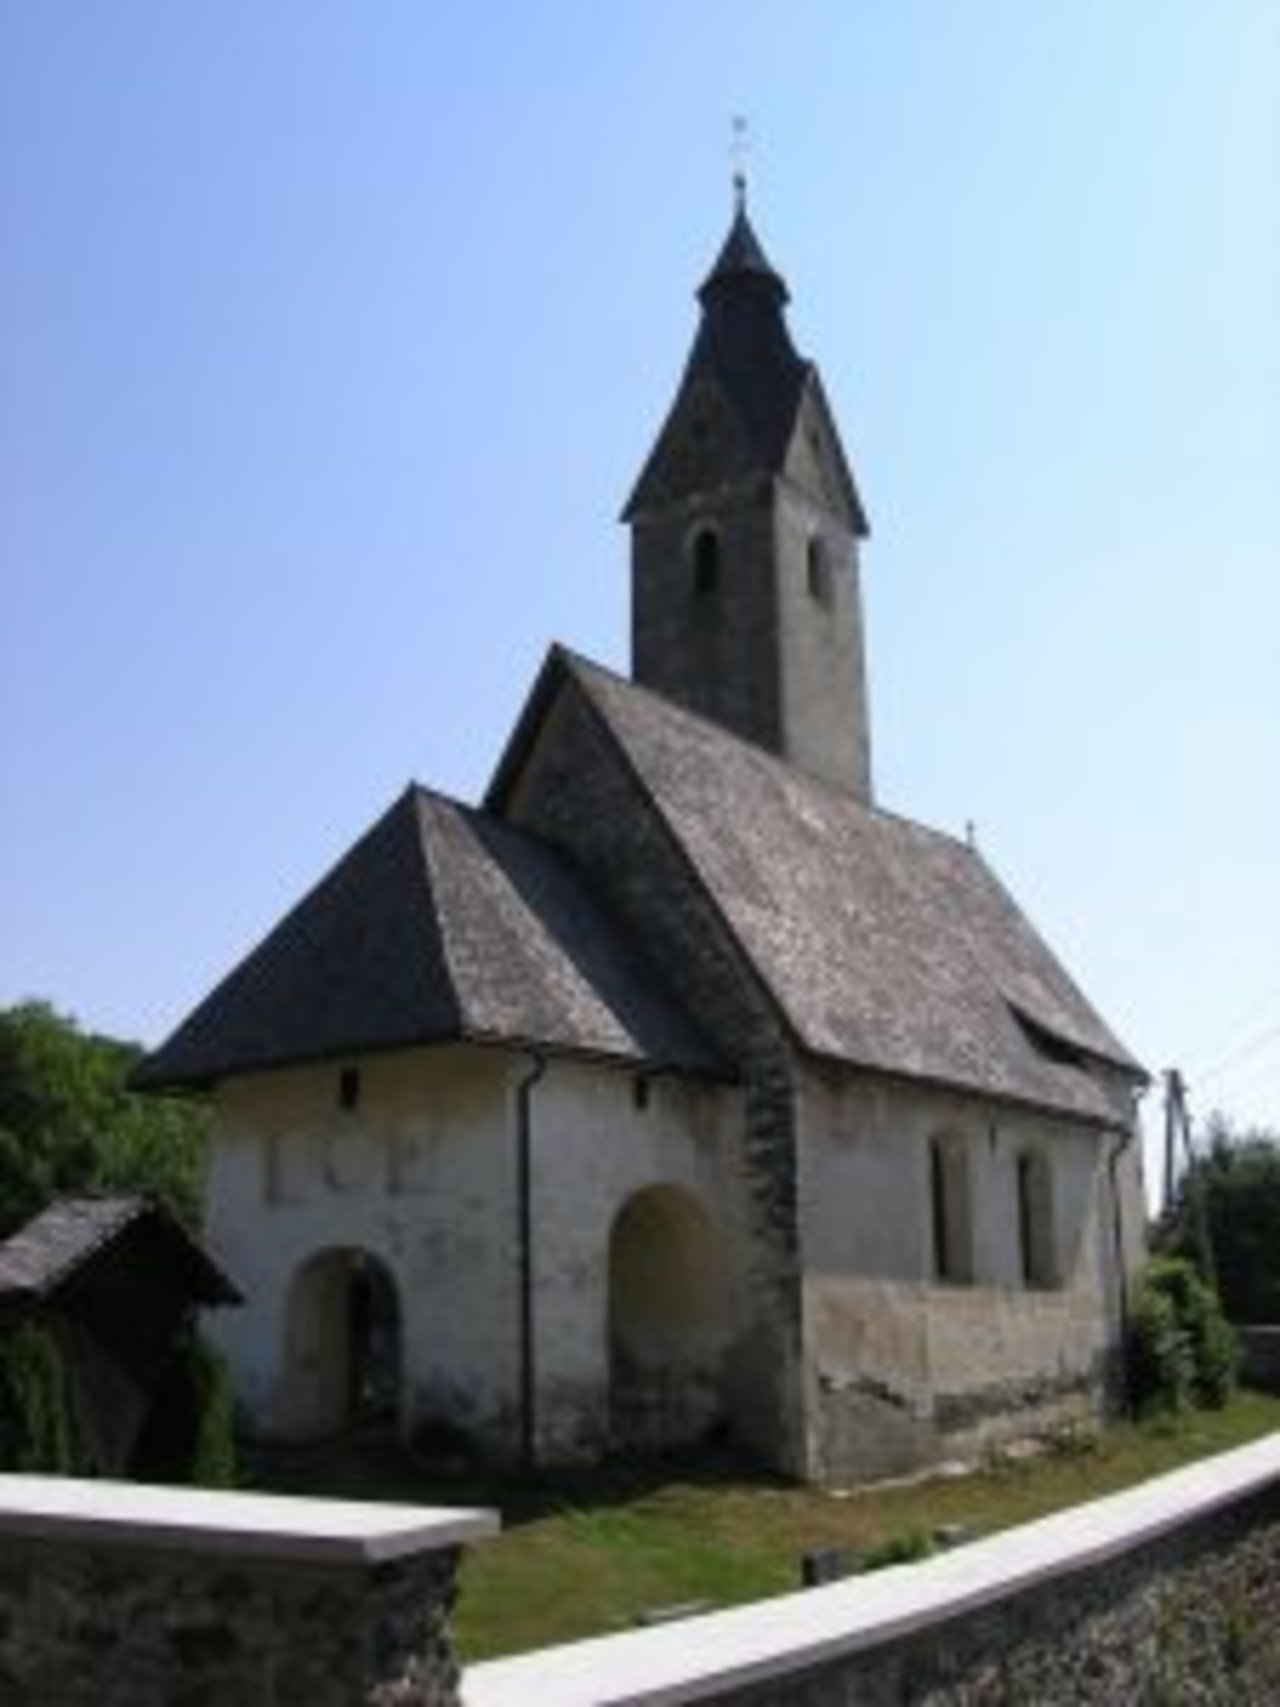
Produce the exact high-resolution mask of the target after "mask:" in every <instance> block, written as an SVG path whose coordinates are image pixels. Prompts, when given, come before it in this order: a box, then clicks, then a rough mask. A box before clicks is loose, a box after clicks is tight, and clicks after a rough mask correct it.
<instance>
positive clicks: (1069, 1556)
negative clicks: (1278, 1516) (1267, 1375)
mask: <svg viewBox="0 0 1280 1707" xmlns="http://www.w3.org/2000/svg"><path fill="white" fill-rule="evenodd" d="M1277 1481H1280V1434H1273V1435H1269V1436H1267V1437H1266V1438H1265V1439H1263V1440H1260V1441H1257V1442H1255V1443H1254V1444H1252V1445H1250V1446H1243V1447H1240V1448H1238V1449H1236V1450H1235V1451H1232V1452H1226V1453H1221V1454H1218V1455H1217V1456H1215V1457H1213V1458H1208V1459H1205V1460H1203V1461H1202V1462H1201V1463H1198V1464H1192V1465H1190V1466H1188V1467H1187V1468H1185V1469H1182V1470H1177V1471H1174V1472H1172V1473H1171V1474H1169V1475H1167V1476H1161V1477H1159V1478H1157V1479H1155V1480H1153V1481H1150V1482H1144V1483H1141V1484H1139V1485H1138V1486H1137V1487H1135V1488H1129V1489H1126V1490H1125V1491H1123V1492H1121V1493H1118V1494H1110V1495H1107V1496H1106V1497H1104V1498H1102V1499H1098V1500H1092V1501H1090V1502H1089V1503H1088V1504H1087V1505H1081V1506H1073V1507H1072V1508H1070V1509H1069V1510H1067V1511H1061V1512H1057V1513H1055V1514H1054V1515H1053V1516H1051V1517H1046V1518H1041V1519H1040V1520H1039V1521H1037V1522H1035V1523H1028V1524H1025V1525H1023V1526H1022V1527H1020V1528H1018V1529H1014V1530H1006V1531H1005V1532H1004V1533H1002V1534H999V1535H995V1536H992V1537H990V1538H989V1539H988V1540H985V1541H975V1542H971V1543H970V1544H969V1545H967V1546H965V1547H961V1548H959V1549H957V1550H956V1551H955V1552H953V1553H945V1554H940V1555H938V1556H937V1557H935V1558H932V1559H926V1560H923V1561H921V1562H920V1563H918V1564H914V1565H904V1566H897V1567H894V1568H891V1569H888V1570H884V1571H879V1572H876V1573H875V1575H873V1576H869V1577H862V1578H858V1577H854V1578H851V1579H848V1580H846V1581H844V1582H839V1583H835V1584H832V1585H830V1586H829V1587H825V1588H814V1589H806V1590H804V1591H803V1592H801V1593H796V1594H788V1595H780V1596H778V1597H777V1598H775V1599H772V1600H765V1601H757V1602H755V1603H754V1604H751V1605H748V1606H740V1607H734V1608H732V1609H731V1610H729V1611H726V1612H718V1613H711V1614H708V1615H707V1616H706V1617H702V1618H691V1619H687V1620H684V1621H682V1622H680V1623H678V1624H669V1625H665V1626H663V1625H659V1626H656V1627H654V1628H652V1629H647V1630H640V1631H635V1632H632V1633H628V1634H625V1635H617V1636H603V1637H599V1638H596V1639H594V1640H590V1641H584V1642H574V1643H570V1644H569V1645H567V1646H565V1647H560V1648H548V1649H544V1650H542V1651H540V1652H536V1653H532V1654H527V1655H520V1656H517V1657H515V1658H513V1659H507V1660H492V1661H489V1662H488V1663H487V1664H484V1665H477V1666H472V1667H470V1668H469V1669H468V1670H467V1673H466V1676H465V1678H464V1687H463V1700H464V1702H465V1703H466V1707H526V1704H527V1703H529V1702H533V1701H536V1702H537V1703H538V1707H604V1704H606V1703H609V1704H612V1707H621V1704H623V1703H640V1702H644V1703H646V1704H652V1703H659V1702H686V1701H697V1700H700V1699H703V1698H705V1697H707V1696H711V1695H718V1694H721V1693H722V1692H723V1691H724V1690H725V1689H726V1687H728V1686H730V1685H733V1686H738V1687H744V1686H746V1685H748V1684H751V1683H763V1682H766V1681H767V1680H769V1679H770V1678H776V1677H779V1676H785V1675H787V1674H794V1673H796V1672H798V1671H801V1670H804V1669H807V1668H809V1667H811V1666H816V1665H821V1664H823V1663H825V1662H829V1661H834V1660H838V1659H840V1658H841V1657H842V1656H846V1655H849V1654H852V1653H856V1652H858V1651H859V1650H861V1649H869V1648H872V1647H876V1646H879V1645H881V1644H883V1643H884V1642H886V1641H889V1640H892V1639H895V1638H899V1637H906V1636H910V1635H913V1634H919V1633H921V1632H923V1631H926V1630H927V1629H929V1627H930V1626H932V1625H933V1624H936V1623H941V1622H942V1621H943V1620H945V1619H949V1618H952V1617H954V1616H956V1615H957V1614H960V1613H964V1612H967V1611H970V1610H973V1609H976V1608H978V1607H981V1606H984V1605H987V1604H989V1603H991V1602H993V1601H996V1600H999V1599H1000V1598H1002V1597H1004V1596H1006V1595H1008V1594H1010V1593H1013V1592H1015V1591H1017V1590H1019V1589H1025V1588H1030V1587H1034V1586H1035V1585H1037V1584H1043V1583H1048V1582H1051V1581H1053V1580H1054V1579H1055V1578H1058V1577H1061V1576H1064V1575H1066V1574H1068V1573H1069V1572H1072V1571H1076V1570H1079V1569H1081V1568H1083V1567H1086V1566H1090V1565H1097V1564H1100V1563H1102V1562H1104V1561H1105V1560H1107V1559H1110V1558H1114V1557H1117V1556H1118V1555H1121V1554H1123V1553H1126V1552H1128V1551H1130V1550H1132V1549H1134V1548H1136V1547H1139V1546H1142V1545H1143V1544H1144V1543H1146V1542H1150V1541H1153V1540H1156V1539H1157V1538H1159V1537H1160V1536H1161V1535H1164V1534H1166V1533H1168V1532H1169V1531H1170V1530H1173V1529H1176V1528H1179V1527H1181V1526H1183V1525H1185V1524H1187V1523H1188V1522H1192V1521H1195V1520H1196V1519H1198V1518H1205V1517H1208V1516H1210V1515H1211V1514H1212V1513H1213V1512H1215V1511H1218V1510H1221V1509H1223V1508H1225V1507H1227V1506H1230V1505H1232V1504H1234V1503H1235V1502H1236V1501H1238V1500H1241V1499H1244V1498H1247V1497H1248V1496H1249V1495H1251V1494H1253V1493H1257V1492H1260V1491H1261V1490H1262V1489H1264V1488H1265V1487H1266V1486H1268V1485H1269V1484H1272V1483H1275V1482H1277Z"/></svg>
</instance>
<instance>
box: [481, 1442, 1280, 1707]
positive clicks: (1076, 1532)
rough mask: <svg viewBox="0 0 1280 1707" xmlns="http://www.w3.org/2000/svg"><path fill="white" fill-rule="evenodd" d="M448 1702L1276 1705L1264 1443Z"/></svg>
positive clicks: (1278, 1494) (1279, 1692)
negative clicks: (964, 1542) (930, 1554)
mask: <svg viewBox="0 0 1280 1707" xmlns="http://www.w3.org/2000/svg"><path fill="white" fill-rule="evenodd" d="M463 1700H464V1702H465V1703H466V1707H528V1704H530V1703H537V1707H588V1704H601V1707H603V1704H605V1703H612V1704H615V1707H621V1704H622V1703H642V1702H643V1703H658V1702H663V1703H673V1702H686V1701H702V1702H723V1703H733V1704H734V1707H855V1704H857V1707H898V1704H900V1703H901V1704H907V1703H910V1704H913V1707H987V1704H990V1707H997V1704H999V1707H1008V1704H1010V1703H1024V1702H1025V1703H1030V1702H1034V1703H1035V1704H1036V1707H1098V1704H1099V1703H1109V1702H1128V1701H1132V1702H1134V1703H1135V1704H1136V1703H1146V1702H1149V1703H1160V1704H1161V1707H1177V1704H1179V1703H1187V1704H1188V1707H1190V1704H1191V1703H1196V1704H1197V1707H1200V1704H1221V1707H1241V1704H1243V1703H1246V1702H1248V1703H1254V1702H1257V1703H1262V1702H1269V1701H1280V1434H1275V1435H1271V1436H1269V1437H1267V1438H1266V1439H1265V1440H1262V1441H1259V1442H1257V1443H1255V1444H1254V1445H1252V1446H1247V1447H1242V1448H1240V1449H1238V1450H1237V1451H1234V1452H1230V1453H1223V1454H1221V1455H1219V1456H1218V1457H1216V1458H1211V1459H1206V1460H1204V1461H1202V1462H1201V1463H1199V1464H1194V1465H1191V1466H1189V1467H1188V1468H1186V1469H1183V1470H1179V1471H1176V1472H1174V1473H1173V1474H1171V1475H1168V1476H1162V1477H1159V1478H1157V1479H1156V1480H1154V1481H1151V1482H1147V1483H1143V1484H1141V1485H1140V1486H1138V1487H1136V1488H1131V1489H1129V1490H1127V1491H1126V1492H1124V1493H1120V1494H1114V1495H1110V1496H1108V1497H1107V1498H1104V1499H1100V1500H1095V1501H1093V1502H1091V1503H1090V1504H1088V1505H1084V1506H1077V1507H1073V1508H1072V1509H1070V1510H1068V1511H1063V1512H1059V1513H1057V1514H1055V1515H1054V1516H1052V1517H1048V1518H1044V1519H1042V1520H1040V1521H1039V1522H1037V1523H1031V1524H1027V1525H1025V1526H1023V1527H1022V1528H1019V1529H1013V1530H1008V1531H1005V1532H1004V1533H1003V1534H1001V1535H996V1536H992V1537H991V1538H990V1539H988V1540H985V1541H977V1542H972V1543H970V1544H969V1545H968V1546H964V1547H960V1548H957V1549H956V1550H955V1551H954V1552H951V1553H948V1554H944V1555H941V1556H939V1557H937V1558H933V1559H928V1560H925V1561H923V1562H921V1563H919V1564H915V1565H906V1566H899V1567H896V1568H894V1569H891V1570H886V1571H881V1572H877V1573H875V1574H874V1575H871V1576H868V1577H864V1578H858V1577H853V1578H850V1579H847V1580H846V1581H844V1582H840V1583H836V1584H832V1585H830V1586H828V1587H824V1588H814V1589H809V1590H806V1591H804V1592H802V1593H799V1594H792V1595H784V1596H780V1597H779V1598H777V1599H774V1600H769V1601H763V1602H758V1603H756V1604H754V1605H752V1606H746V1607H738V1608H734V1609H733V1610H731V1611H728V1612H722V1613H716V1614H712V1615H710V1616H708V1617H705V1618H699V1619H689V1620H686V1621H684V1622H681V1623H677V1624H669V1625H665V1626H659V1627H657V1628H654V1629H649V1630H641V1631H636V1632H634V1633H631V1634H627V1635H621V1636H610V1637H604V1638H601V1639H598V1640H594V1641H588V1642H578V1643H573V1644H570V1645H569V1646H567V1647H561V1648H552V1649H546V1650H543V1651H541V1652H538V1653H533V1654H527V1655H521V1656H519V1657H517V1658H515V1659H509V1660H497V1661H492V1662H490V1663H489V1664H486V1665H478V1666H472V1667H470V1668H469V1669H468V1670H467V1672H466V1675H465V1678H464V1684H463Z"/></svg>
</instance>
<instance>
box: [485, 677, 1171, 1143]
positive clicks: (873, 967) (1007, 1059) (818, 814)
mask: <svg viewBox="0 0 1280 1707" xmlns="http://www.w3.org/2000/svg"><path fill="white" fill-rule="evenodd" d="M557 669H559V670H562V671H564V672H567V674H568V676H569V677H570V678H571V679H572V680H573V681H575V682H576V683H577V684H578V685H579V686H580V688H581V689H582V690H583V692H584V693H585V694H586V696H587V698H588V700H589V702H590V704H591V705H592V706H593V707H594V708H595V710H596V712H597V713H598V715H599V716H600V718H601V719H602V720H603V722H604V723H605V724H606V725H607V727H608V729H609V730H610V732H611V733H612V735H613V737H614V739H615V741H616V742H617V744H618V746H619V747H620V748H621V749H622V751H623V753H624V754H625V755H626V758H627V760H628V761H629V763H630V765H631V766H632V767H633V769H634V771H635V773H636V775H637V777H638V779H639V781H640V783H641V785H642V787H643V788H644V789H645V791H646V792H647V794H648V795H649V797H650V799H651V800H652V802H653V804H654V806H655V807H656V809H657V810H658V811H659V812H660V813H661V815H662V817H663V818H664V819H665V821H666V823H667V824H668V826H669V827H670V829H671V831H672V832H673V833H674V835H675V837H676V838H677V840H678V841H679V843H680V846H681V847H682V849H683V850H684V853H685V855H686V856H687V859H688V861H689V862H690V864H691V866H692V868H693V870H694V871H695V872H696V874H697V878H698V879H699V881H700V882H701V884H702V885H703V887H704V889H705V891H706V893H707V894H708V895H709V896H710V898H711V900H712V902H713V903H714V905H715V906H716V907H717V909H718V910H719V912H720V913H721V915H722V916H723V918H724V920H725V921H726V923H727V924H728V926H729V928H730V930H731V931H732V932H733V935H734V936H735V938H736V939H737V941H738V943H739V944H740V946H741V948H742V950H743V952H744V954H745V955H746V956H747V958H748V959H749V960H750V962H751V964H752V965H753V966H754V968H755V969H756V972H757V973H758V974H759V976H760V977H761V979H762V981H763V983H764V985H765V987H766V988H767V989H768V990H769V991H770V992H771V993H772V996H773V998H774V1000H775V1002H776V1003H777V1005H778V1007H779V1009H780V1010H781V1012H782V1014H783V1015H784V1016H785V1019H786V1020H787V1022H788V1023H789V1025H790V1027H791V1028H792V1030H793V1032H794V1034H795V1036H796V1037H797V1039H798V1040H799V1042H800V1043H801V1044H802V1045H803V1046H804V1047H805V1048H807V1049H808V1050H810V1051H812V1052H813V1053H815V1054H818V1055H823V1056H827V1057H831V1058H834V1059H836V1060H839V1061H842V1062H847V1063H850V1064H855V1065H860V1066H864V1067H868V1068H874V1069H879V1070H883V1071H888V1072H892V1073H895V1074H903V1075H907V1076H911V1077H917V1078H924V1079H929V1080H931V1081H935V1082H941V1083H946V1084H951V1085H955V1086H958V1087H964V1088H969V1089H973V1090H976V1091H981V1092H984V1093H987V1094H995V1095H999V1096H1003V1097H1007V1098H1010V1099H1013V1100H1017V1101H1023V1102H1029V1103H1032V1104H1035V1105H1038V1106H1043V1107H1048V1108H1054V1109H1061V1110H1063V1111H1067V1112H1070V1113H1073V1114H1078V1115H1083V1116H1087V1117H1090V1118H1100V1119H1106V1120H1117V1119H1121V1118H1123V1116H1124V1114H1125V1112H1126V1110H1125V1107H1124V1104H1125V1100H1126V1099H1125V1095H1124V1092H1123V1089H1122V1087H1120V1086H1117V1085H1116V1084H1115V1082H1114V1080H1115V1075H1102V1076H1099V1075H1097V1074H1096V1073H1094V1072H1092V1071H1090V1070H1088V1064H1089V1063H1091V1062H1092V1063H1097V1062H1101V1063H1107V1064H1109V1065H1111V1066H1113V1067H1116V1068H1119V1069H1120V1070H1121V1074H1122V1075H1125V1076H1128V1075H1134V1076H1137V1077H1141V1076H1142V1074H1141V1069H1140V1068H1139V1067H1138V1065H1137V1063H1136V1062H1135V1061H1134V1060H1133V1057H1132V1056H1131V1055H1130V1054H1129V1053H1128V1051H1127V1050H1126V1049H1125V1048H1124V1046H1123V1045H1122V1044H1121V1043H1120V1042H1119V1041H1118V1039H1117V1038H1116V1037H1115V1035H1114V1034H1113V1033H1112V1032H1111V1031H1110V1030H1109V1029H1108V1027H1107V1026H1106V1025H1105V1024H1104V1022H1103V1021H1102V1020H1101V1019H1100V1018H1099V1016H1098V1015H1097V1013H1096V1012H1095V1011H1094V1010H1093V1008H1092V1007H1091V1006H1090V1005H1089V1003H1088V1002H1087V1001H1086V999H1085V997H1084V996H1083V995H1082V993H1081V992H1080V990H1079V989H1078V988H1077V987H1076V985H1075V984H1074V983H1073V981H1072V980H1071V978H1070V977H1069V976H1068V975H1067V973H1066V972H1065V971H1064V969H1063V968H1062V966H1061V965H1060V964H1059V962H1058V960H1057V959H1056V958H1055V956H1054V955H1053V954H1052V953H1051V951H1050V950H1049V948H1048V947H1047V946H1046V944H1045V943H1044V941H1043V940H1042V938H1041V937H1040V936H1039V935H1038V934H1037V932H1036V931H1035V930H1034V928H1033V927H1032V925H1031V924H1030V923H1029V922H1028V920H1027V919H1026V917H1025V916H1024V914H1023V913H1022V912H1021V911H1020V910H1019V908H1018V907H1017V905H1016V904H1015V903H1014V901H1013V900H1012V898H1011V897H1010V895H1009V894H1008V892H1007V891H1006V890H1005V888H1004V887H1003V885H1002V884H1001V883H1000V882H999V880H998V879H997V878H996V876H995V875H994V873H993V872H992V870H991V868H990V867H989V866H988V865H987V864H986V862H985V861H984V860H983V859H982V857H981V856H980V855H979V854H978V853H977V852H976V850H975V849H973V848H971V847H969V846H968V845H966V844H965V843H962V842H958V841H956V840H954V839H953V838H951V837H949V836H945V835H942V834H940V833H939V832H937V831H934V830H930V829H927V828H926V827H925V826H923V825H920V824H916V823H912V822H910V821H909V820H907V819H905V818H900V817H895V816H893V815H891V814H888V813H885V812H882V811H879V810H877V809H875V808H872V807H868V806H865V805H863V804H862V803H861V802H860V801H858V800H857V799H856V798H855V797H854V796H852V795H851V794H848V793H846V792H844V791H843V790H840V789H836V788H832V787H830V786H828V785H827V784H826V783H823V782H821V781H818V780H817V779H815V778H812V777H810V776H808V775H806V774H805V773H804V772H802V771H800V770H797V769H796V768H795V767H793V766H791V765H788V764H786V763H784V762H783V761H781V760H779V759H777V758H775V757H774V756H773V755H771V754H769V753H767V752H765V751H764V750H763V749H762V748H759V747H756V746H754V745H752V744H750V743H748V742H746V741H743V740H740V739H738V738H737V737H736V736H734V735H732V734H730V733H728V732H727V731H725V730H724V729H722V728H720V727H719V726H718V725H716V724H713V723H710V722H707V721H705V720H704V719H702V718H700V717H697V716H695V715H693V714H692V713H690V712H686V711H684V710H683V709H681V708H679V707H677V706H675V705H673V704H672V703H671V702H669V701H667V700H665V699H663V698H661V697H660V696H659V695H657V694H654V693H651V692H649V691H647V690H645V689H643V688H640V687H637V686H635V685H634V684H633V683H631V682H628V681H625V680H623V679H621V678H619V677H617V676H614V675H612V674H610V673H609V672H608V671H605V670H602V669H600V668H599V667H598V666H596V665H593V664H590V663H587V662H586V661H585V660H582V659H577V658H573V657H571V656H570V655H569V654H567V653H564V652H563V651H557V652H555V653H553V655H552V662H551V665H550V671H551V673H552V675H553V676H554V674H555V672H556V670H557ZM531 709H532V708H531ZM516 750H518V741H517V745H516V747H515V748H513V752H514V751H516ZM502 788H503V776H502V773H500V775H499V778H498V780H497V782H496V783H495V789H494V793H493V795H492V796H491V798H493V799H495V800H500V798H501V794H502Z"/></svg>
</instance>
